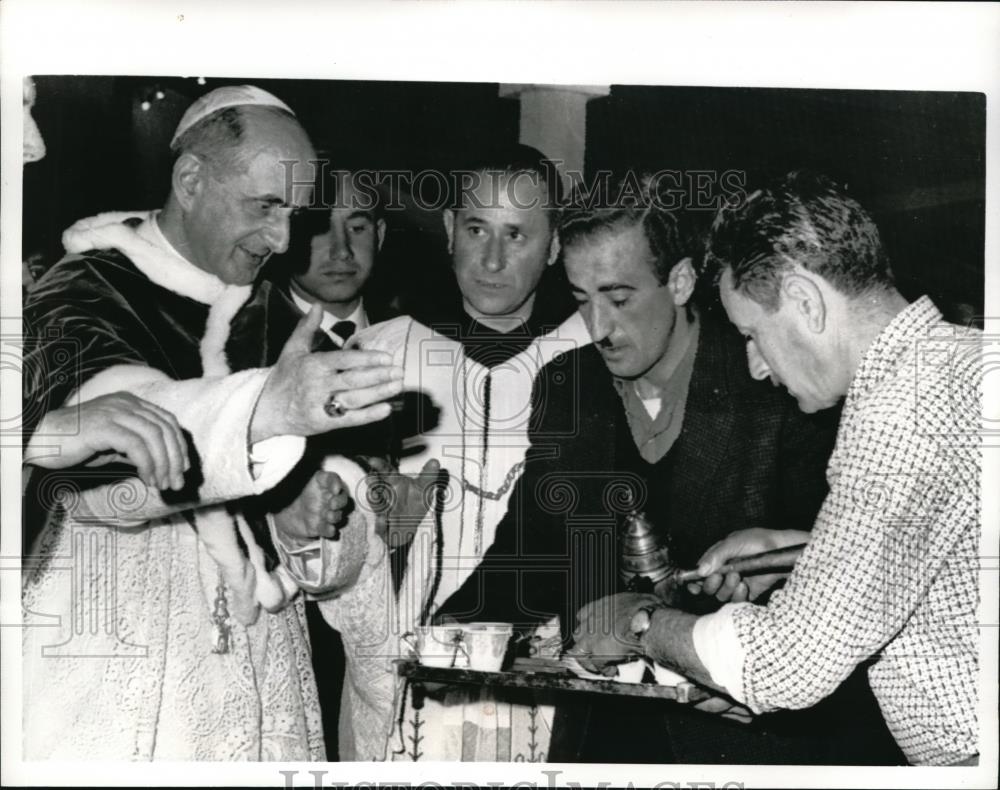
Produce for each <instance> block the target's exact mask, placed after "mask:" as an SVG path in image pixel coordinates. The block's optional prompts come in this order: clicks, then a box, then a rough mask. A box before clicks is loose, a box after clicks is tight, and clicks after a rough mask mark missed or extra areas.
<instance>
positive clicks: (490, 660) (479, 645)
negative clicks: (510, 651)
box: [462, 623, 514, 672]
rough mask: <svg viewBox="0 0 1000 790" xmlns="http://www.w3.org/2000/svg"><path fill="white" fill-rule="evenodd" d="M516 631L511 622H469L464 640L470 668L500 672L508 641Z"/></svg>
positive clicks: (465, 628)
mask: <svg viewBox="0 0 1000 790" xmlns="http://www.w3.org/2000/svg"><path fill="white" fill-rule="evenodd" d="M513 633H514V626H513V625H511V624H510V623H468V624H467V625H465V627H464V633H463V636H462V641H463V642H464V643H465V647H466V649H467V650H468V653H469V669H477V670H479V671H481V672H498V671H499V670H500V668H501V667H502V666H503V660H504V656H506V655H507V643H508V642H509V641H510V637H511V635H512V634H513Z"/></svg>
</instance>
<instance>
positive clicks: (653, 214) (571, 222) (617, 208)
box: [559, 176, 700, 284]
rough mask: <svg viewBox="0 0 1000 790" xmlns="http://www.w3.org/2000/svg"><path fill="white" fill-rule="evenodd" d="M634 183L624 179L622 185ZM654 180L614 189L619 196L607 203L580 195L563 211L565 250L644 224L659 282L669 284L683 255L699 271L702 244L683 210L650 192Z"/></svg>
mask: <svg viewBox="0 0 1000 790" xmlns="http://www.w3.org/2000/svg"><path fill="white" fill-rule="evenodd" d="M625 183H635V180H634V179H622V182H621V184H622V185H623V184H625ZM651 184H652V182H651V179H650V178H649V177H648V176H643V177H642V178H641V179H640V185H641V191H640V192H636V191H634V190H626V189H617V188H616V189H612V190H610V191H609V192H608V194H609V195H617V196H619V197H618V198H616V199H615V200H614V201H612V202H611V204H610V205H609V204H608V203H607V202H605V203H602V204H600V205H597V206H596V207H595V206H593V205H592V201H588V200H585V199H584V198H582V197H577V198H576V199H574V201H572V202H571V203H570V205H569V206H567V208H566V209H565V210H564V211H563V215H562V221H561V222H560V225H559V243H560V245H561V246H562V248H563V249H564V250H565V249H567V248H569V247H572V246H573V245H574V244H576V243H578V242H579V241H581V240H583V239H588V238H590V237H592V236H595V235H597V234H601V233H617V232H619V231H622V230H628V229H629V228H634V227H638V226H641V227H642V230H643V233H644V234H645V236H646V241H647V242H648V243H649V249H650V251H651V252H652V253H653V256H654V257H655V259H656V260H655V263H654V267H653V273H654V274H655V275H656V279H657V280H659V282H660V283H661V284H662V283H666V282H667V279H668V278H669V277H670V271H671V269H673V268H674V266H675V265H677V263H679V262H680V261H681V260H683V259H684V258H687V257H690V258H691V261H692V266H693V267H694V269H695V272H696V273H698V272H699V270H700V255H699V244H698V240H697V237H696V236H695V234H694V233H692V231H691V228H690V226H689V223H688V222H687V219H686V217H685V216H684V215H683V214H682V213H680V212H674V211H668V210H667V209H665V208H663V201H661V200H657V199H656V196H655V195H653V194H652V193H651V192H650V189H651Z"/></svg>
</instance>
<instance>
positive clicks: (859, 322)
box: [572, 172, 982, 765]
mask: <svg viewBox="0 0 1000 790" xmlns="http://www.w3.org/2000/svg"><path fill="white" fill-rule="evenodd" d="M708 255H709V260H710V262H712V263H714V264H715V265H716V266H718V268H719V270H720V272H721V277H720V284H719V287H720V295H721V297H722V302H723V305H724V306H725V308H726V312H727V314H728V316H729V318H730V320H731V321H732V322H733V324H735V325H736V327H737V328H738V329H739V330H740V331H741V332H742V333H743V334H744V335H745V336H746V339H747V360H748V363H749V365H750V369H751V371H752V373H753V374H754V375H755V376H756V377H758V378H765V377H769V378H770V379H771V381H772V382H773V383H774V384H776V385H777V384H781V385H784V386H785V387H786V388H787V389H788V390H789V392H790V393H791V394H792V395H793V396H794V397H795V398H796V400H797V401H798V404H799V407H800V408H801V409H802V410H803V411H805V412H814V411H817V410H819V409H823V408H826V407H828V406H832V405H834V404H835V403H837V402H838V401H840V400H841V399H843V402H844V403H843V412H842V417H841V422H840V428H839V431H838V434H837V443H836V447H835V449H834V452H833V455H832V456H831V458H830V463H829V466H828V470H827V477H828V481H829V484H830V493H829V495H828V496H827V498H826V500H825V502H824V504H823V507H822V508H821V510H820V513H819V515H818V516H817V519H816V524H815V526H814V527H813V530H812V533H811V535H810V534H808V533H798V534H794V533H793V534H790V531H788V530H785V531H781V532H778V531H773V530H764V529H759V530H746V531H744V532H742V533H734V534H733V535H730V536H729V537H727V538H726V539H724V540H723V541H721V542H720V543H719V544H716V546H714V547H712V548H711V549H710V550H709V551H708V552H706V554H705V555H704V557H703V558H702V560H701V563H700V565H699V572H700V574H701V575H702V576H703V577H705V578H704V580H703V581H702V582H700V583H698V585H696V586H697V587H700V588H701V589H702V590H703V591H705V592H711V593H714V594H715V595H717V596H718V597H720V598H721V599H723V600H729V601H730V603H728V604H727V605H726V606H724V607H722V609H720V610H719V611H718V612H716V613H714V614H710V615H706V616H703V617H697V616H695V615H692V614H688V613H685V612H681V611H678V610H675V609H672V608H669V607H667V606H666V605H664V604H663V602H662V601H660V600H659V599H657V598H655V597H653V596H646V595H636V594H622V595H616V596H611V597H609V598H604V599H602V600H600V601H596V602H594V603H591V604H589V605H588V606H586V607H584V608H583V609H581V610H580V612H579V613H578V628H577V631H576V633H575V634H574V638H575V645H574V647H573V648H572V652H574V653H575V654H576V655H577V657H578V658H579V660H580V661H581V663H582V664H583V665H584V666H586V667H587V668H588V669H592V670H597V669H599V668H601V667H603V666H605V665H607V664H609V663H614V662H616V661H620V660H622V658H623V657H627V656H631V655H632V654H645V655H648V656H650V657H652V658H654V659H656V660H658V661H660V662H662V663H664V664H666V665H668V666H671V667H674V668H676V669H677V670H678V671H681V672H683V673H684V674H686V675H687V676H688V677H690V678H692V679H694V680H697V681H699V682H701V683H703V684H705V685H707V686H710V687H713V688H716V689H718V690H720V691H721V692H723V693H724V694H725V695H727V696H728V697H730V698H732V699H734V700H736V701H738V702H739V703H742V705H745V706H747V707H748V708H750V709H751V710H753V711H755V712H763V711H770V710H776V709H782V708H806V707H810V706H812V705H814V704H816V703H817V702H819V701H820V700H821V699H823V698H824V697H826V696H827V695H829V694H830V693H831V692H832V691H833V690H834V689H835V688H836V687H837V686H838V685H839V684H840V683H841V682H842V681H843V680H844V679H845V678H846V677H847V676H848V675H849V674H850V672H851V671H852V670H853V669H854V668H855V667H856V666H857V665H859V664H869V669H868V674H869V680H870V682H871V687H872V690H873V691H874V693H875V696H876V697H877V699H878V701H879V705H880V707H881V709H882V713H883V715H884V717H885V720H886V723H887V725H888V726H889V729H890V731H891V732H892V733H893V736H894V737H895V738H896V740H897V742H898V743H899V746H900V748H901V749H902V750H903V752H904V754H905V755H906V757H907V759H908V760H909V761H910V762H911V763H913V764H923V765H955V764H975V763H976V762H977V760H978V752H979V744H978V725H977V721H976V708H977V700H978V697H977V675H978V658H977V656H978V644H979V637H978V628H977V625H976V610H977V608H978V604H979V595H978V583H977V564H976V557H977V556H978V555H979V536H980V497H979V481H980V470H981V450H980V446H979V441H978V430H979V427H980V420H981V380H982V378H981V368H980V356H981V339H980V335H979V333H978V332H975V331H973V330H968V329H963V328H960V327H958V326H954V325H952V324H948V323H946V322H945V321H943V320H942V318H941V314H940V313H939V312H938V311H937V309H936V308H935V307H934V305H933V304H932V303H931V301H930V300H929V299H928V298H927V297H926V296H925V297H922V298H920V299H918V300H917V301H915V302H913V303H912V304H908V303H907V302H906V300H905V299H904V298H903V297H902V296H901V295H900V294H899V292H898V291H897V290H896V289H895V287H894V284H893V278H892V273H891V270H890V267H889V264H888V261H887V259H886V256H885V253H884V252H883V249H882V246H881V243H880V240H879V236H878V231H877V230H876V228H875V225H874V224H873V222H872V220H871V218H870V217H869V216H868V214H867V213H866V212H865V211H864V210H863V209H862V208H861V206H859V205H858V204H857V203H856V202H855V201H854V200H852V199H850V198H849V197H847V196H846V195H845V194H844V193H843V192H841V191H839V190H838V189H837V188H836V187H835V186H834V185H833V184H832V183H831V182H830V181H829V180H828V179H826V178H824V177H821V176H816V175H811V174H808V173H801V172H797V173H792V174H790V175H788V176H786V177H785V178H784V179H782V180H781V181H779V182H778V183H776V184H775V185H773V186H771V187H770V188H768V189H765V190H760V191H757V192H755V193H753V194H752V195H750V196H749V198H748V199H747V200H746V202H745V203H743V204H742V205H741V206H739V207H736V208H727V209H724V210H723V211H721V212H720V214H719V216H718V217H717V218H716V220H715V223H714V225H713V228H712V234H711V238H710V240H709V253H708ZM803 540H808V541H809V543H808V545H807V547H806V548H805V550H804V552H803V553H802V555H801V557H800V559H799V560H798V562H797V564H796V566H795V569H794V570H793V571H792V573H791V574H790V576H788V579H787V582H786V584H785V586H784V587H783V588H782V589H780V590H777V591H776V592H775V593H774V594H773V595H772V596H771V597H770V599H769V600H768V603H767V604H766V605H764V606H761V605H756V604H753V603H751V602H750V600H752V599H753V598H755V597H756V595H757V594H759V593H760V592H761V591H762V586H763V585H762V584H761V580H760V579H758V578H755V577H750V576H748V577H746V578H741V577H740V576H739V574H736V573H732V572H728V573H722V572H720V569H722V566H723V565H724V564H725V562H727V561H729V560H731V559H733V558H734V557H737V556H739V555H746V554H752V553H756V552H760V551H764V550H768V549H772V548H777V547H780V546H783V545H789V544H792V543H796V542H799V541H803ZM773 580H774V577H773V576H771V577H768V578H767V580H766V581H773ZM748 599H749V600H748ZM719 702H720V705H719V707H720V709H724V708H725V707H727V706H726V705H724V704H722V701H721V699H720V700H719Z"/></svg>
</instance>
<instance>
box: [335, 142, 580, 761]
mask: <svg viewBox="0 0 1000 790" xmlns="http://www.w3.org/2000/svg"><path fill="white" fill-rule="evenodd" d="M559 178H560V176H559V174H558V172H557V171H556V169H555V167H554V165H553V164H552V163H551V162H549V161H548V160H546V159H545V158H544V156H543V155H542V154H541V153H540V152H539V151H537V150H535V149H533V148H530V147H528V146H522V145H514V146H507V147H504V148H503V149H502V150H499V151H491V152H489V153H487V154H486V155H484V156H483V157H482V158H481V159H480V160H479V161H476V162H475V163H473V164H471V165H470V167H468V168H467V169H466V170H463V171H459V172H457V173H455V174H454V179H453V180H454V181H455V183H456V184H458V185H459V194H458V195H457V196H456V202H455V204H454V208H452V209H448V210H446V211H445V212H444V223H445V230H446V232H447V236H448V242H449V251H450V253H451V256H452V265H453V268H454V272H455V277H456V280H457V283H458V288H459V291H460V294H461V303H460V304H458V305H456V306H455V310H454V312H452V313H450V314H448V315H434V316H419V318H420V320H419V321H417V320H415V319H413V318H398V319H394V320H392V321H388V322H385V323H383V324H380V325H377V326H375V327H371V328H369V329H368V330H366V331H365V332H362V333H361V335H360V338H359V342H360V344H361V347H362V348H366V349H380V350H386V351H390V352H392V353H393V355H394V362H395V363H396V364H398V365H401V366H402V367H403V369H404V371H405V375H404V388H405V390H407V391H412V392H418V393H421V394H422V395H423V396H426V397H427V398H428V400H427V403H426V405H429V406H431V408H429V409H427V410H426V411H427V412H433V413H435V415H436V422H433V421H431V422H432V424H430V425H428V424H427V423H428V420H427V414H423V415H422V417H423V422H422V424H421V425H420V426H419V427H418V428H417V429H416V430H414V429H413V427H412V424H411V423H410V422H408V421H407V422H405V424H402V425H400V422H401V421H397V420H396V417H397V416H398V415H394V421H395V422H396V424H397V426H398V427H397V429H396V430H397V434H398V435H397V439H398V440H399V441H400V443H401V445H402V451H401V453H400V455H401V461H400V464H399V468H400V471H401V472H403V473H405V474H407V475H419V474H420V473H421V472H424V477H425V479H426V469H425V467H424V464H425V463H426V462H427V461H428V460H430V459H437V460H438V461H439V462H440V464H441V468H442V469H443V470H444V472H445V475H444V480H445V484H444V486H443V488H442V489H441V490H439V492H438V496H437V497H436V499H435V505H434V507H432V508H431V509H430V512H429V513H428V514H427V516H426V517H425V518H424V520H423V521H422V522H421V523H420V525H419V526H418V527H417V528H416V530H415V535H414V537H413V539H412V542H410V543H408V544H403V545H400V546H398V547H395V544H394V543H393V541H391V540H390V541H389V543H390V546H391V547H394V548H392V549H390V548H388V547H387V548H386V549H385V551H386V552H387V553H389V552H390V551H392V553H393V554H395V555H396V556H395V557H394V558H393V559H394V564H395V565H396V566H397V567H400V566H402V567H404V570H403V572H402V574H401V580H400V583H399V585H398V593H397V592H395V591H394V589H393V588H394V586H395V585H393V583H392V580H391V578H390V574H389V572H388V566H389V563H385V564H384V566H383V567H382V568H381V570H380V571H379V572H376V573H368V572H364V573H362V574H361V576H360V580H359V582H358V584H357V585H355V586H354V587H352V588H351V589H350V590H348V591H347V592H345V593H344V595H342V596H340V597H335V598H333V599H329V600H326V601H323V602H322V603H321V605H320V608H321V610H323V612H324V615H325V616H326V618H327V620H328V622H330V623H331V625H333V626H334V627H335V628H337V629H338V630H339V631H340V632H341V635H342V637H343V639H344V645H345V652H346V654H347V683H346V686H345V694H344V701H343V703H342V708H341V727H340V755H341V759H347V760H383V759H401V760H417V759H426V760H435V759H437V760H489V761H507V760H515V759H525V760H538V759H541V758H543V757H544V753H545V750H546V749H547V741H548V732H549V727H550V726H551V717H552V710H551V708H550V707H547V706H543V707H538V706H534V705H530V706H520V705H516V706H512V705H509V704H499V705H498V704H497V701H496V700H495V699H494V698H493V697H492V696H491V695H490V694H489V693H488V692H484V693H483V694H482V695H480V694H479V692H478V691H476V692H473V693H471V694H469V693H463V692H460V691H455V692H449V694H448V695H447V696H446V698H445V699H444V700H432V699H428V700H426V701H425V703H424V705H423V707H422V708H421V709H420V710H419V712H415V711H414V710H413V708H412V701H411V700H410V699H409V695H408V694H405V693H404V690H403V688H402V685H401V684H400V682H399V681H398V679H397V678H396V677H395V676H394V674H393V667H392V665H391V660H392V659H393V658H397V657H399V656H400V655H405V654H406V648H405V645H404V644H403V643H402V642H401V641H400V637H401V636H402V635H403V634H405V633H406V632H407V631H410V630H411V629H412V628H413V627H414V626H415V625H419V624H421V623H426V622H428V621H429V619H430V617H431V616H433V614H434V612H435V611H436V610H437V608H438V607H439V606H440V605H441V604H442V603H443V602H444V601H446V600H447V599H448V597H449V596H450V595H451V594H452V593H453V592H454V591H455V590H457V589H458V588H459V587H460V586H461V585H462V583H463V582H464V581H465V580H466V578H468V576H469V574H471V573H472V571H473V569H474V568H475V567H476V565H477V563H478V562H479V560H480V559H481V557H482V556H483V554H484V552H485V551H486V550H487V549H488V548H489V547H490V545H491V544H492V543H493V539H494V534H495V531H496V526H497V524H498V523H499V521H500V520H501V518H502V517H503V515H504V513H505V512H506V508H507V500H508V499H509V497H510V493H511V489H512V488H513V485H514V483H515V482H516V481H517V479H518V477H519V476H520V474H521V470H522V466H523V461H524V456H525V452H526V450H527V447H528V445H529V442H528V438H527V430H528V417H529V415H530V398H531V390H532V385H533V383H534V379H535V375H536V374H537V372H538V371H539V370H540V369H541V368H542V367H543V366H544V365H545V364H546V363H548V362H549V361H551V360H552V359H553V357H554V356H556V355H557V354H559V353H560V352H567V351H570V350H572V349H574V348H576V347H578V346H580V345H582V344H586V343H589V342H590V337H589V335H588V334H587V332H586V328H585V326H584V324H583V322H582V320H581V319H580V317H579V315H578V314H577V313H576V311H575V309H574V305H573V303H572V299H571V298H570V295H569V289H568V286H566V284H565V281H564V275H563V274H562V270H561V266H560V265H559V264H557V256H558V239H557V237H556V233H555V230H556V225H557V217H558V212H559V202H560V194H561V190H560V186H561V185H560V181H559ZM372 567H374V565H372ZM480 697H481V698H480ZM418 730H419V732H418ZM414 736H417V738H416V741H414V739H413V738H414Z"/></svg>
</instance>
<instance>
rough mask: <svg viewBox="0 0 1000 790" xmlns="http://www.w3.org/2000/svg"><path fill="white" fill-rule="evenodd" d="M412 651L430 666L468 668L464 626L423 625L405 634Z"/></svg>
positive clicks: (414, 655)
mask: <svg viewBox="0 0 1000 790" xmlns="http://www.w3.org/2000/svg"><path fill="white" fill-rule="evenodd" d="M402 639H403V641H404V642H405V643H406V645H407V646H408V647H409V648H410V653H411V654H412V656H413V657H414V658H416V659H417V660H418V661H419V662H420V663H421V664H424V665H425V666H428V667H460V668H462V669H468V667H469V650H468V647H467V645H466V643H465V639H464V626H461V625H423V626H417V627H416V628H414V629H413V631H412V632H410V633H405V634H403V637H402Z"/></svg>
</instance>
